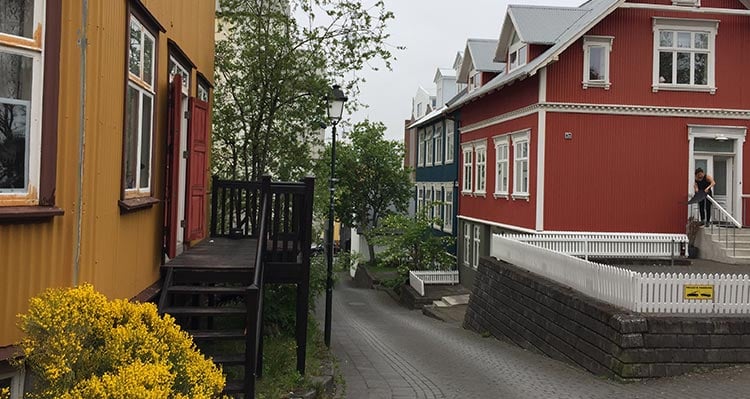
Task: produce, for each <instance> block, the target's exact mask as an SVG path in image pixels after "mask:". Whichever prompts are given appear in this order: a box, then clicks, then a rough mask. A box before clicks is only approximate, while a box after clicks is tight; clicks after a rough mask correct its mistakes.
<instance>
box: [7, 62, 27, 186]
mask: <svg viewBox="0 0 750 399" xmlns="http://www.w3.org/2000/svg"><path fill="white" fill-rule="evenodd" d="M32 73H33V70H32V59H31V58H30V57H24V56H22V55H17V54H8V53H2V52H0V191H11V190H12V191H16V190H25V189H26V188H27V183H28V179H29V136H30V132H29V117H30V108H31V84H32Z"/></svg>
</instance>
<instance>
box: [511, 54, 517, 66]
mask: <svg viewBox="0 0 750 399" xmlns="http://www.w3.org/2000/svg"><path fill="white" fill-rule="evenodd" d="M516 57H518V53H517V52H515V51H514V52H512V53H510V66H511V67H512V66H515V65H516Z"/></svg>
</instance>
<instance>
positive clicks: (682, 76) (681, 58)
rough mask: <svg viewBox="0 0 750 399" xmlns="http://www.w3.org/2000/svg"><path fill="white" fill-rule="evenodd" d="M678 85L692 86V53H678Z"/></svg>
mask: <svg viewBox="0 0 750 399" xmlns="http://www.w3.org/2000/svg"><path fill="white" fill-rule="evenodd" d="M677 84H684V85H687V84H690V53H677Z"/></svg>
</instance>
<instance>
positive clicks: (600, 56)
mask: <svg viewBox="0 0 750 399" xmlns="http://www.w3.org/2000/svg"><path fill="white" fill-rule="evenodd" d="M605 79H606V77H605V76H604V47H590V48H589V80H605Z"/></svg>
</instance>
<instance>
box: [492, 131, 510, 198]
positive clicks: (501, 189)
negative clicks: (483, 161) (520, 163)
mask: <svg viewBox="0 0 750 399" xmlns="http://www.w3.org/2000/svg"><path fill="white" fill-rule="evenodd" d="M494 140H495V198H508V188H509V187H508V186H510V165H509V158H510V139H509V137H508V136H507V135H503V136H498V137H495V139H494ZM501 156H504V158H501ZM501 171H503V172H504V173H505V185H503V180H502V179H501V178H500V172H501Z"/></svg>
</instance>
